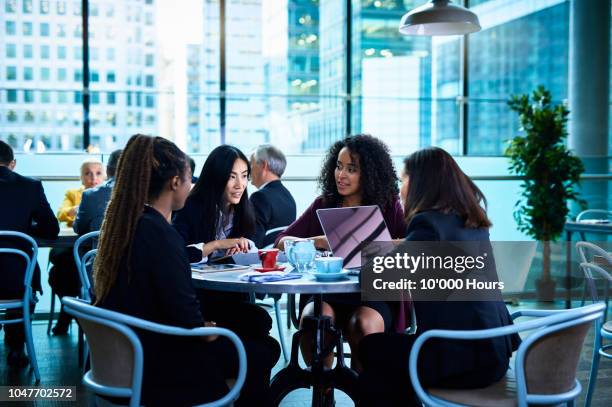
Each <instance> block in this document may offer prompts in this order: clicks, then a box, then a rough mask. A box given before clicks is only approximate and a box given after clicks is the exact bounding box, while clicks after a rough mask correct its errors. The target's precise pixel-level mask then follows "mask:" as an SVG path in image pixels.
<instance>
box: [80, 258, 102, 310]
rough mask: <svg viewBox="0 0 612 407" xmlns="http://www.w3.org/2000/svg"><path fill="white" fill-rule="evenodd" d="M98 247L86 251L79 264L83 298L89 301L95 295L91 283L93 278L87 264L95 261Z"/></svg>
mask: <svg viewBox="0 0 612 407" xmlns="http://www.w3.org/2000/svg"><path fill="white" fill-rule="evenodd" d="M97 253H98V249H92V250H90V251H88V252H87V253H85V254H84V255H83V257H82V258H81V265H80V266H79V279H80V280H81V298H82V299H84V300H85V301H87V302H91V299H92V297H93V288H92V285H91V278H90V275H89V272H88V271H87V265H88V264H90V263H92V262H93V259H94V258H95V257H96V254H97Z"/></svg>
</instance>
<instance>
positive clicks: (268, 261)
mask: <svg viewBox="0 0 612 407" xmlns="http://www.w3.org/2000/svg"><path fill="white" fill-rule="evenodd" d="M257 254H258V255H259V260H261V266H262V267H264V268H273V267H276V259H277V258H278V249H262V250H258V251H257Z"/></svg>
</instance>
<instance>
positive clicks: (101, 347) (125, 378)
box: [62, 297, 246, 407]
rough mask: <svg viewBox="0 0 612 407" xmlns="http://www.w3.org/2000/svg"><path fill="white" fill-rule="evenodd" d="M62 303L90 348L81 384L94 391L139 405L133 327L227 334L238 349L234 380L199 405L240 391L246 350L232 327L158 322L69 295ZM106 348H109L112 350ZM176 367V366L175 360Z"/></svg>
mask: <svg viewBox="0 0 612 407" xmlns="http://www.w3.org/2000/svg"><path fill="white" fill-rule="evenodd" d="M62 303H63V304H64V309H65V310H66V312H68V313H69V314H71V315H73V316H74V317H75V318H77V319H78V321H79V324H80V325H81V326H82V327H83V330H84V331H85V335H86V336H87V342H88V343H89V347H90V350H91V370H89V371H88V372H87V373H85V375H84V376H83V384H85V386H87V387H88V388H89V389H90V390H91V391H93V392H94V393H95V394H97V395H102V396H107V397H121V398H129V399H130V402H129V406H130V407H136V406H139V405H140V393H141V389H142V369H143V363H144V355H143V350H142V344H141V343H140V340H139V339H138V336H137V335H136V333H135V332H134V328H137V329H141V330H145V331H149V332H156V333H159V334H164V335H176V336H214V335H218V336H225V337H227V338H228V339H229V340H230V341H231V342H232V344H233V345H234V347H235V348H236V351H237V353H238V363H239V366H238V376H237V378H236V382H235V384H234V385H233V386H232V388H231V389H230V391H229V392H228V393H227V394H226V395H225V396H223V398H221V399H219V400H217V401H214V402H211V403H206V404H203V406H207V407H217V406H225V405H228V404H230V403H231V402H233V401H234V400H236V399H237V398H238V396H239V395H240V390H241V389H242V386H243V384H244V380H245V378H246V352H245V350H244V346H243V345H242V342H241V341H240V339H239V338H238V336H236V334H234V333H233V332H232V331H230V330H228V329H224V328H204V327H202V328H194V329H185V328H178V327H173V326H168V325H162V324H158V323H154V322H150V321H146V320H144V319H140V318H136V317H132V316H129V315H125V314H121V313H119V312H114V311H110V310H106V309H103V308H99V307H94V306H93V305H90V304H88V303H87V302H85V301H83V300H78V299H76V298H72V297H64V298H63V299H62ZM109 349H112V352H111V351H109ZM203 368H205V367H203ZM177 369H180V365H178V364H177ZM167 373H168V374H171V372H167ZM203 385H206V383H203Z"/></svg>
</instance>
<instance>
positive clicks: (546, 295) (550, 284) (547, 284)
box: [535, 278, 557, 302]
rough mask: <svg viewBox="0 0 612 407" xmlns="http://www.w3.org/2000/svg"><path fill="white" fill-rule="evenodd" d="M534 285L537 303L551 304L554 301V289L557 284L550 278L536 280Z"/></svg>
mask: <svg viewBox="0 0 612 407" xmlns="http://www.w3.org/2000/svg"><path fill="white" fill-rule="evenodd" d="M535 285H536V293H537V296H538V301H541V302H552V301H554V299H555V287H556V285H557V283H556V282H555V280H552V279H550V278H548V279H543V278H542V279H541V278H539V279H537V280H536V282H535Z"/></svg>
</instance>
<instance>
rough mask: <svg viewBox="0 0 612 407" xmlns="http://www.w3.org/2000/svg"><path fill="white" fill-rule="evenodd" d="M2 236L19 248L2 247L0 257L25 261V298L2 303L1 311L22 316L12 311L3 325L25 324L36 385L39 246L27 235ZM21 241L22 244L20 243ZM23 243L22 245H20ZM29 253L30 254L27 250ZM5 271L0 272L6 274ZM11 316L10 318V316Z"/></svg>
mask: <svg viewBox="0 0 612 407" xmlns="http://www.w3.org/2000/svg"><path fill="white" fill-rule="evenodd" d="M0 236H2V237H6V238H9V240H10V241H11V242H15V245H16V246H18V247H19V248H11V247H2V248H0V255H10V256H19V257H21V258H23V260H24V271H25V272H24V278H23V286H24V290H23V297H22V298H15V299H9V300H1V301H0V309H1V310H7V311H8V310H16V309H19V308H21V314H20V315H19V314H14V313H13V312H12V311H8V312H7V314H8V315H7V316H6V319H3V320H2V323H3V324H15V323H23V327H24V335H25V345H26V348H27V350H28V357H29V358H30V365H31V366H32V368H33V369H34V376H35V377H36V383H39V382H40V371H39V369H38V361H37V360H36V351H35V349H34V340H33V339H32V321H31V311H30V306H31V304H34V303H35V302H36V301H37V299H36V297H35V295H34V294H33V292H32V277H33V275H34V268H35V267H36V259H37V257H38V244H36V241H35V240H34V239H32V237H30V236H28V235H26V234H25V233H21V232H15V231H7V230H2V231H0ZM20 241H21V242H20ZM20 243H21V244H20ZM26 247H27V249H25V250H27V251H29V252H30V253H29V254H28V253H27V252H26V251H25V250H22V249H24V248H26ZM4 271H5V270H0V273H1V272H4ZM9 315H10V316H9Z"/></svg>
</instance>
